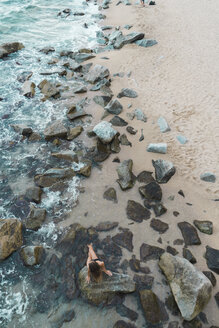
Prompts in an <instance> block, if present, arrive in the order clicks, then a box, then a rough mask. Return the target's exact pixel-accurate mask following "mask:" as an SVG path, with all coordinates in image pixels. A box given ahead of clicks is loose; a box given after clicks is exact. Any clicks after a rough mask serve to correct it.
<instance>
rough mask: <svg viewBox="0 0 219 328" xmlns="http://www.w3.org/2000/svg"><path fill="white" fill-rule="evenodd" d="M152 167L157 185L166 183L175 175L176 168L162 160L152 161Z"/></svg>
mask: <svg viewBox="0 0 219 328" xmlns="http://www.w3.org/2000/svg"><path fill="white" fill-rule="evenodd" d="M152 164H153V167H154V168H155V177H156V180H157V182H159V183H167V182H168V181H169V180H170V178H171V177H172V176H173V175H174V174H175V173H176V168H175V167H174V166H173V164H172V163H171V162H168V161H165V160H163V159H158V160H156V161H154V160H152Z"/></svg>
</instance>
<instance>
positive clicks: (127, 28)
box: [124, 24, 133, 30]
mask: <svg viewBox="0 0 219 328" xmlns="http://www.w3.org/2000/svg"><path fill="white" fill-rule="evenodd" d="M132 27H133V25H129V24H126V25H124V28H125V29H126V30H130V28H132Z"/></svg>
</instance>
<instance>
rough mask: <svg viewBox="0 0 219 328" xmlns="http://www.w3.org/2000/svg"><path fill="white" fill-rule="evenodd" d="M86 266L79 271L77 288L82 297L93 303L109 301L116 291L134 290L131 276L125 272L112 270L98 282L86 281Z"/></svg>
mask: <svg viewBox="0 0 219 328" xmlns="http://www.w3.org/2000/svg"><path fill="white" fill-rule="evenodd" d="M86 277H87V266H85V267H84V268H83V269H82V270H81V271H80V272H79V281H78V282H79V288H80V290H81V292H82V295H83V297H84V298H86V299H87V300H89V301H90V302H91V303H93V304H95V305H99V304H100V303H102V302H104V303H105V302H109V301H110V300H112V298H113V296H114V295H115V294H116V293H123V294H124V293H132V292H134V291H135V283H134V281H133V280H132V278H131V277H129V276H128V275H125V274H118V273H115V272H113V275H112V276H111V277H109V276H107V275H104V276H103V280H102V281H101V282H99V283H98V284H97V283H95V282H92V281H91V282H90V283H89V284H88V283H87V281H86Z"/></svg>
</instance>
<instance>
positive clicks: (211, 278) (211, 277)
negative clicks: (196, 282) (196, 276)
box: [202, 271, 217, 287]
mask: <svg viewBox="0 0 219 328" xmlns="http://www.w3.org/2000/svg"><path fill="white" fill-rule="evenodd" d="M202 273H204V275H205V276H206V277H207V278H208V279H209V280H210V282H211V284H212V286H213V287H215V286H216V284H217V280H216V278H215V276H214V274H213V273H212V272H211V271H202Z"/></svg>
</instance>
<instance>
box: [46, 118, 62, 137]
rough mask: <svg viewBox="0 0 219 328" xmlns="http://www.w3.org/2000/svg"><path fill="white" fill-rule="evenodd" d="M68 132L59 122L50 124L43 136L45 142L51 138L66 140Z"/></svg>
mask: <svg viewBox="0 0 219 328" xmlns="http://www.w3.org/2000/svg"><path fill="white" fill-rule="evenodd" d="M67 132H68V130H67V129H66V127H65V126H64V124H63V123H62V121H61V120H57V121H55V122H52V123H50V124H49V125H48V126H47V127H46V128H45V130H44V132H43V133H44V136H45V139H46V140H51V139H53V138H64V139H65V138H66V137H67Z"/></svg>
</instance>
